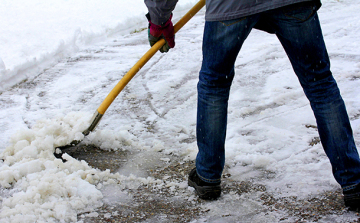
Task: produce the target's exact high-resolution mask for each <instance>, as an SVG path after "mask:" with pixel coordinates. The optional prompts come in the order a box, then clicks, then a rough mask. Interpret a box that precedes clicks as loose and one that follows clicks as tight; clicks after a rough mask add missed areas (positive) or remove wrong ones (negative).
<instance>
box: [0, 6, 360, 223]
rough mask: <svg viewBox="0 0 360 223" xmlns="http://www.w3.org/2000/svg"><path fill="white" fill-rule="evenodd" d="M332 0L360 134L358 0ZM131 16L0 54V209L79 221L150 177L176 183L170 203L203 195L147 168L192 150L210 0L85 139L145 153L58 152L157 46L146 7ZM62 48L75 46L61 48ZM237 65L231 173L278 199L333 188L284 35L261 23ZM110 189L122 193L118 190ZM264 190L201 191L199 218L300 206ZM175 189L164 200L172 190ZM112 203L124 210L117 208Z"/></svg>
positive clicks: (335, 53)
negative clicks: (111, 162)
mask: <svg viewBox="0 0 360 223" xmlns="http://www.w3.org/2000/svg"><path fill="white" fill-rule="evenodd" d="M323 3H324V5H323V7H322V8H321V10H320V12H319V15H320V19H321V22H322V27H323V32H324V36H325V41H326V44H327V47H328V51H329V54H330V57H331V61H332V71H333V73H334V76H335V78H336V80H337V81H338V84H339V86H340V89H341V92H342V95H343V98H344V100H345V102H346V105H347V109H348V113H349V116H350V118H351V123H352V127H353V131H354V135H355V140H356V144H357V146H358V147H360V103H359V101H360V98H359V97H360V96H359V95H360V90H359V87H358V86H359V84H360V62H359V61H360V50H359V49H360V48H359V47H360V41H359V34H360V15H359V13H358V12H359V10H360V3H359V2H358V1H356V0H349V1H335V0H334V1H332V0H327V1H323ZM8 4H10V3H8ZM136 4H138V5H139V6H140V5H141V4H143V2H141V1H139V3H136ZM89 7H90V6H89ZM91 7H94V8H95V6H91ZM91 7H90V9H93V8H91ZM187 8H188V6H187V5H183V6H181V5H179V9H178V11H177V12H176V13H177V14H176V15H175V16H174V17H175V18H179V17H180V16H181V15H182V14H184V13H185V12H186V10H184V9H187ZM1 9H2V10H3V11H4V8H1ZM142 10H144V8H142ZM90 11H91V10H90ZM95 11H96V10H95ZM99 11H100V12H99ZM129 11H131V10H130V8H129ZM96 12H98V13H99V14H100V15H101V14H105V13H104V12H101V10H98V11H96ZM93 13H95V12H93ZM28 15H30V13H29V14H28ZM22 16H24V15H22ZM64 18H65V16H64ZM134 18H136V19H135V20H134V21H133V23H132V24H133V25H134V27H135V28H134V29H129V26H127V25H119V27H120V28H119V27H117V28H114V27H116V24H114V25H113V29H112V31H111V32H107V31H104V30H103V31H102V33H101V32H100V34H97V35H95V36H92V35H88V36H87V38H89V39H90V40H91V41H89V42H87V43H86V44H85V43H82V44H75V43H74V42H73V43H72V44H73V45H72V47H66V46H65V45H66V44H65V45H64V46H60V47H59V48H56V47H55V48H56V49H50V48H51V47H48V48H47V50H48V52H50V53H49V54H46V53H45V54H43V55H41V56H37V58H38V60H39V62H35V61H30V62H29V61H28V62H19V64H17V65H16V62H14V61H21V60H17V59H12V60H10V59H9V60H7V58H5V56H4V55H2V54H0V57H1V58H2V60H3V61H4V66H3V67H5V69H3V70H2V71H1V72H2V76H1V80H2V85H1V88H2V90H3V91H2V93H1V95H0V105H1V107H2V109H1V110H0V114H1V116H0V117H1V118H0V119H1V122H0V126H1V136H0V139H1V142H0V151H1V152H2V154H1V157H2V159H3V160H4V161H2V162H1V163H0V184H1V188H0V195H1V200H0V201H1V212H0V219H1V220H0V222H24V219H26V220H25V222H35V221H37V222H42V221H43V222H51V221H53V222H57V221H59V220H60V221H61V220H63V221H65V222H76V221H82V220H83V219H84V218H85V217H92V216H93V217H96V216H98V214H97V210H99V209H98V208H100V207H101V206H104V205H105V206H106V205H109V204H112V203H114V202H115V203H117V204H122V205H125V204H126V205H129V206H131V204H138V203H137V201H135V197H134V196H133V195H132V191H133V190H136V189H138V188H142V187H144V186H148V187H152V188H159V190H160V191H162V190H161V188H168V189H167V190H166V191H167V192H168V193H170V195H173V203H176V202H179V200H182V201H184V200H187V201H189V202H195V197H194V192H193V190H192V189H191V188H188V187H187V182H186V176H185V175H186V173H185V175H184V177H183V178H182V179H173V178H171V176H164V177H163V178H162V179H158V178H155V177H153V176H152V175H151V174H149V170H151V169H155V170H156V168H157V169H162V168H165V167H166V166H168V165H169V164H172V165H173V164H174V163H189V162H190V161H192V160H194V158H195V155H196V151H197V147H196V141H195V121H196V120H195V115H196V84H197V76H198V72H199V69H200V62H201V42H202V31H203V23H204V11H201V12H200V13H199V14H198V15H197V16H195V17H194V18H193V19H192V20H191V21H190V22H189V24H187V25H186V26H185V27H184V28H183V30H181V31H180V32H179V33H178V34H177V35H176V48H174V49H172V50H171V52H169V53H168V54H160V53H158V54H156V55H155V56H154V57H153V58H152V59H151V60H150V61H149V62H148V64H147V65H146V66H144V67H143V69H142V70H141V71H140V72H139V73H138V75H137V76H136V77H135V78H134V79H133V80H132V81H131V82H130V83H129V84H128V86H127V87H126V88H125V89H124V90H123V92H122V93H121V94H120V95H119V96H118V98H117V99H116V100H115V101H114V102H113V104H112V105H111V107H110V108H109V109H108V111H107V113H106V114H105V115H104V117H103V119H102V121H101V122H100V124H99V126H98V127H97V130H96V131H95V132H94V133H92V134H90V135H89V136H88V137H87V138H86V139H85V140H84V142H85V143H88V144H91V145H95V146H97V147H100V148H102V149H104V150H117V151H119V152H124V153H129V154H137V155H134V156H132V157H130V158H128V160H127V161H125V162H124V163H123V164H122V165H121V167H120V168H119V169H117V170H114V171H113V172H112V173H110V171H101V170H99V169H96V168H93V167H91V166H89V165H88V164H87V163H86V162H84V161H78V160H75V159H72V158H71V157H68V159H70V161H68V162H66V163H62V162H61V161H60V160H58V159H55V158H54V156H53V150H54V147H55V146H59V145H64V144H67V143H69V142H70V141H71V140H73V139H80V138H81V137H82V136H81V134H80V133H81V132H82V131H83V130H84V129H85V128H86V127H88V125H89V123H88V121H89V119H90V118H91V116H92V114H93V113H94V112H95V110H96V109H97V107H98V106H99V105H100V103H101V102H102V100H103V99H104V98H105V97H106V95H107V94H108V93H109V92H110V91H111V89H112V88H113V87H114V86H115V84H116V83H117V81H119V80H120V78H121V77H122V75H124V74H125V73H126V72H127V71H128V70H129V69H130V68H131V67H132V66H133V65H134V64H135V62H136V61H137V60H138V59H140V58H141V56H142V55H143V54H144V53H145V52H146V50H147V49H148V48H149V46H148V42H147V38H146V35H147V34H146V31H145V30H142V29H143V28H145V27H146V21H142V19H143V18H142V17H140V16H138V17H136V16H134ZM59 21H60V19H59ZM104 21H105V20H104ZM59 24H62V23H61V21H60V22H59ZM101 25H102V24H100V25H99V27H101ZM109 26H111V25H109ZM36 27H37V26H36ZM99 30H101V29H100V28H99ZM115 30H116V31H115ZM135 30H138V31H136V32H134V31H135ZM141 30H142V31H141ZM29 32H30V31H29ZM33 32H34V33H36V32H37V31H36V30H35V31H33ZM104 33H105V34H104ZM64 38H65V37H64ZM3 39H4V38H3ZM8 39H11V38H8ZM65 39H66V38H65ZM17 40H21V38H20V37H19V38H18V39H17ZM0 41H2V39H0ZM54 41H56V40H54ZM77 41H78V40H77ZM70 42H71V41H70ZM75 42H76V41H75ZM65 43H67V42H66V41H65ZM70 45H71V44H70ZM73 46H76V47H73ZM7 47H9V49H11V47H10V46H7ZM75 48H76V49H75ZM22 49H23V48H22ZM58 49H65V50H64V51H66V52H67V53H65V54H62V53H57V52H59V51H58ZM29 50H30V51H31V52H32V51H36V50H39V47H38V48H35V49H33V50H31V49H29ZM64 51H62V52H64ZM0 53H1V51H0ZM5 55H6V54H5ZM33 56H34V55H33ZM19 57H20V58H22V57H21V56H19ZM35 57H36V55H35ZM39 58H40V59H39ZM44 58H46V59H44ZM24 60H26V59H24ZM7 61H11V62H7ZM8 64H9V65H8ZM10 64H12V65H10ZM18 68H19V69H18ZM20 68H21V69H20ZM0 69H1V67H0ZM19 70H21V72H20V71H19ZM236 73H237V76H236V77H235V79H234V83H233V87H232V93H231V98H230V105H229V125H228V136H227V144H226V152H227V153H226V173H227V176H228V177H230V179H231V182H251V183H253V184H256V185H262V187H264V188H266V192H267V193H268V194H270V195H271V196H272V197H274V199H281V198H288V197H292V196H296V197H297V198H299V199H308V198H309V197H311V198H317V197H320V196H322V194H323V193H324V192H328V191H337V190H338V189H339V186H338V185H337V183H336V182H335V180H334V179H333V177H332V174H331V168H330V164H329V162H328V160H327V158H326V156H325V154H324V152H323V150H322V147H321V145H320V144H319V143H317V142H318V141H317V137H318V134H317V130H316V123H315V119H314V117H313V115H312V112H311V109H310V107H309V105H308V102H307V100H306V98H305V96H304V94H303V92H302V90H301V88H300V86H299V84H298V81H297V79H296V77H295V75H294V73H293V71H292V69H291V66H290V64H289V62H288V59H287V57H286V55H285V53H284V51H283V49H282V47H281V46H280V44H279V43H278V41H277V39H276V37H274V36H272V35H269V34H266V33H263V32H259V31H256V30H254V31H253V32H252V33H251V35H250V36H249V38H248V40H247V41H246V42H245V45H244V47H243V49H242V52H241V53H240V56H239V58H238V60H237V63H236ZM24 79H27V80H24ZM14 84H16V85H14ZM10 86H12V87H10ZM226 182H228V181H226ZM154 191H155V190H154ZM154 193H155V192H154ZM114 194H115V195H116V196H114V197H116V201H114V199H111V198H112V195H114ZM155 196H156V194H155ZM259 196H260V195H259V191H252V192H248V193H241V194H238V193H232V192H231V191H230V192H229V193H224V195H223V196H222V197H221V198H220V199H219V200H218V201H213V202H205V203H201V202H200V203H199V202H198V203H197V202H195V203H194V205H195V206H196V207H198V208H200V209H201V210H202V211H200V212H199V213H201V214H199V216H198V218H194V219H192V220H193V222H205V221H209V222H229V221H230V222H239V221H241V222H246V221H251V222H260V221H261V222H277V221H280V220H281V219H284V217H285V216H286V219H287V221H290V222H291V221H295V220H296V219H292V218H291V216H290V217H289V213H286V212H284V211H283V212H274V211H272V212H269V211H268V209H266V208H264V207H265V205H264V203H263V202H262V200H261V199H259ZM166 199H167V200H164V201H163V202H164V203H169V202H170V200H169V198H166ZM126 205H125V206H126ZM82 213H90V214H87V215H86V214H83V215H82ZM115 215H116V210H114V212H112V213H110V214H109V215H108V216H107V217H109V218H111V216H115ZM156 218H158V219H164V222H165V221H166V215H165V216H164V215H161V216H154V218H153V219H148V221H155V220H154V219H156ZM357 218H358V216H357V215H356V213H351V212H344V213H342V214H339V213H336V214H335V215H334V214H327V215H326V216H321V218H320V221H323V222H329V221H332V222H349V221H352V220H355V219H357Z"/></svg>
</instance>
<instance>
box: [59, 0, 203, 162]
mask: <svg viewBox="0 0 360 223" xmlns="http://www.w3.org/2000/svg"><path fill="white" fill-rule="evenodd" d="M204 5H205V0H200V1H199V2H198V3H196V5H194V6H193V7H192V8H191V9H190V10H189V11H188V12H187V13H186V14H185V15H184V16H183V17H182V18H181V19H180V20H179V21H178V22H177V23H176V24H175V25H174V32H175V33H176V32H177V31H179V30H180V29H181V28H182V27H183V26H184V25H185V24H186V23H187V22H188V21H189V20H190V19H191V18H192V17H193V16H194V15H195V14H196V13H197V12H198V11H199V10H200V9H201V8H202V7H203V6H204ZM164 44H165V40H164V39H160V40H159V41H158V42H157V43H155V44H154V45H153V46H152V47H151V48H150V49H149V50H148V51H147V52H146V53H145V54H144V56H142V57H141V58H140V60H139V61H138V62H137V63H136V64H135V65H134V66H133V67H132V68H131V69H130V70H129V71H128V72H127V73H126V74H125V75H124V76H123V78H122V79H121V80H120V81H119V82H118V83H117V85H116V86H115V87H114V88H113V89H112V90H111V92H110V93H109V94H108V95H107V96H106V98H105V100H104V101H103V102H102V103H101V105H100V106H99V108H98V109H97V110H96V112H95V114H94V116H93V117H92V119H91V124H90V126H89V127H88V128H87V129H86V130H85V131H84V132H83V133H82V134H83V135H84V136H87V135H89V133H90V132H92V131H93V130H94V129H95V128H96V126H97V125H98V124H99V122H100V120H101V118H102V117H103V115H104V114H105V112H106V110H107V109H108V108H109V106H110V104H111V103H112V102H113V101H114V100H115V98H116V97H117V96H118V95H119V93H120V92H121V91H122V90H123V89H124V87H125V86H126V85H127V84H128V83H129V81H130V80H131V79H132V78H133V77H134V76H135V75H136V73H137V72H138V71H139V70H140V69H141V68H142V67H143V66H144V65H145V64H146V63H147V62H148V61H149V60H150V58H151V57H152V56H154V55H155V53H156V52H158V51H159V50H160V48H161V47H162V46H163V45H164ZM81 141H82V140H73V141H72V142H71V143H70V144H69V145H65V146H60V147H57V148H55V153H54V155H55V157H56V158H60V159H62V160H63V161H66V160H64V159H63V158H62V154H64V153H66V152H67V151H71V150H73V147H75V146H76V145H78V144H79V143H80V142H81Z"/></svg>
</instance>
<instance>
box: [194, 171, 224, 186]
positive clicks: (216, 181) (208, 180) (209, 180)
mask: <svg viewBox="0 0 360 223" xmlns="http://www.w3.org/2000/svg"><path fill="white" fill-rule="evenodd" d="M197 175H198V176H199V178H200V179H201V180H202V181H204V182H206V183H211V184H218V183H221V179H215V180H211V179H207V178H205V177H202V176H200V175H199V173H197Z"/></svg>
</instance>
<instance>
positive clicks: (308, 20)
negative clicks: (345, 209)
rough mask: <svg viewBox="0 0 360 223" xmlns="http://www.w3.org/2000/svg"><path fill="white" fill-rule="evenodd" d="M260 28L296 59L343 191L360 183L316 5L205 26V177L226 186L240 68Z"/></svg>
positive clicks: (201, 101) (201, 140)
mask: <svg viewBox="0 0 360 223" xmlns="http://www.w3.org/2000/svg"><path fill="white" fill-rule="evenodd" d="M259 24H261V27H265V28H266V30H267V31H268V32H271V33H275V35H276V36H277V37H278V39H279V41H280V42H281V44H282V46H283V48H284V49H285V51H286V53H287V56H288V58H289V59H290V62H291V64H292V66H293V69H294V71H295V74H296V75H297V77H298V79H299V81H300V84H301V86H302V88H303V90H304V92H305V95H306V97H307V98H308V99H309V101H310V105H311V108H312V110H313V112H314V115H315V118H316V121H317V125H318V131H319V135H320V139H321V143H322V145H323V147H324V150H325V152H326V154H327V156H328V157H329V159H330V162H331V165H332V170H333V174H334V177H335V179H336V180H337V182H338V183H339V184H340V185H341V186H342V187H346V186H351V185H354V184H357V183H360V159H359V155H358V152H357V149H356V146H355V142H354V138H353V133H352V129H351V126H350V122H349V118H348V115H347V111H346V108H345V105H344V102H343V99H342V97H341V95H340V91H339V89H338V86H337V84H336V81H335V80H334V78H333V76H332V73H331V71H330V61H329V57H328V54H327V50H326V47H325V43H324V39H323V35H322V31H321V27H320V23H319V19H318V15H317V8H316V7H315V5H314V4H313V3H311V2H306V3H300V4H294V5H290V6H286V7H283V8H278V9H275V10H270V11H267V12H263V13H259V14H255V15H252V16H248V17H244V18H239V19H235V20H230V21H218V22H209V21H207V22H206V23H205V30H204V38H203V62H202V67H201V71H200V75H199V82H198V112H197V127H196V131H197V143H198V148H199V151H198V154H197V157H196V169H197V173H198V175H199V177H200V178H201V179H202V180H204V181H205V182H209V183H212V182H213V183H218V182H220V179H221V174H222V171H223V168H224V163H225V138H226V126H227V108H228V99H229V91H230V87H231V83H232V80H233V77H234V63H235V60H236V57H237V55H238V53H239V51H240V49H241V46H242V44H243V42H244V41H245V39H246V38H247V36H248V35H249V33H250V31H251V30H252V29H253V28H254V27H255V28H256V27H258V25H259Z"/></svg>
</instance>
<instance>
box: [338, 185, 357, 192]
mask: <svg viewBox="0 0 360 223" xmlns="http://www.w3.org/2000/svg"><path fill="white" fill-rule="evenodd" d="M358 185H359V184H353V185H350V186H346V187H343V188H342V190H343V191H344V192H345V191H349V190H353V189H355V188H356V186H358Z"/></svg>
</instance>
